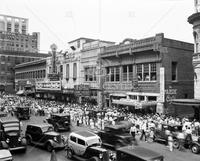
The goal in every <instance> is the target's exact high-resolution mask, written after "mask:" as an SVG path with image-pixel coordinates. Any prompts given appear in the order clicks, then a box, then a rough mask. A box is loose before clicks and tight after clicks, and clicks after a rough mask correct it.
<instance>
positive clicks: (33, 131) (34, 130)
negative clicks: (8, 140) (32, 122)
mask: <svg viewBox="0 0 200 161" xmlns="http://www.w3.org/2000/svg"><path fill="white" fill-rule="evenodd" d="M37 130H38V128H37V127H35V126H32V127H31V137H32V141H37V140H38V136H37V133H38V132H37Z"/></svg>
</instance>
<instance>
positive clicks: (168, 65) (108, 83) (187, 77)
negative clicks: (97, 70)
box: [101, 33, 194, 113]
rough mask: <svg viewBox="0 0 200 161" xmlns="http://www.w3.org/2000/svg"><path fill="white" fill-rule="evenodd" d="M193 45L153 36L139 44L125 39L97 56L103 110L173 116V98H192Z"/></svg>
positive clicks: (140, 41)
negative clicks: (114, 107)
mask: <svg viewBox="0 0 200 161" xmlns="http://www.w3.org/2000/svg"><path fill="white" fill-rule="evenodd" d="M192 55H193V44H190V43H186V42H182V41H177V40H172V39H168V38H165V37H164V34H162V33H161V34H156V36H154V37H149V38H145V39H141V40H134V39H125V40H124V41H123V42H122V43H120V44H118V45H114V46H109V47H105V48H104V50H102V53H101V59H102V67H103V68H104V69H105V71H106V72H105V73H104V81H105V82H103V83H102V86H103V92H104V100H105V101H104V103H105V104H106V105H107V106H111V105H113V104H114V105H117V106H127V107H128V108H129V109H130V110H141V111H147V112H152V111H153V112H159V113H174V112H177V111H175V109H174V108H173V106H172V105H171V100H172V99H175V98H193V97H194V91H193V90H194V81H193V66H192Z"/></svg>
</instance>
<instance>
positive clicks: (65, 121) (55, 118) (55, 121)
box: [46, 113, 71, 131]
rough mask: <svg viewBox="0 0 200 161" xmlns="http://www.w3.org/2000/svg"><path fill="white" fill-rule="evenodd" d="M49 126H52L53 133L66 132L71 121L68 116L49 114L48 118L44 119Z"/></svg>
mask: <svg viewBox="0 0 200 161" xmlns="http://www.w3.org/2000/svg"><path fill="white" fill-rule="evenodd" d="M46 120H47V122H48V123H49V124H52V125H53V127H54V130H55V131H59V130H67V131H70V126H71V119H70V115H69V114H64V113H61V114H58V113H56V114H54V113H53V114H51V115H50V117H49V118H47V119H46Z"/></svg>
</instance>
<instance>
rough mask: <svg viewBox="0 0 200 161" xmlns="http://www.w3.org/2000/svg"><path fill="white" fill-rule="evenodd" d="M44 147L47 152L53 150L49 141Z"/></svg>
mask: <svg viewBox="0 0 200 161" xmlns="http://www.w3.org/2000/svg"><path fill="white" fill-rule="evenodd" d="M46 148H47V151H48V152H52V150H53V146H52V145H51V144H50V143H47V146H46Z"/></svg>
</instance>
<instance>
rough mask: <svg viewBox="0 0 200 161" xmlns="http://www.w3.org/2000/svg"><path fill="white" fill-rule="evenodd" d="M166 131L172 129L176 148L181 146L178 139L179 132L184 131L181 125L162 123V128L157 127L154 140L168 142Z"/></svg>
mask: <svg viewBox="0 0 200 161" xmlns="http://www.w3.org/2000/svg"><path fill="white" fill-rule="evenodd" d="M166 131H170V132H171V133H172V137H173V140H174V141H173V146H174V148H178V147H179V142H178V139H177V134H178V133H179V132H181V131H182V126H181V125H174V124H162V127H161V129H158V128H157V129H155V132H154V141H163V142H165V143H167V138H168V135H167V133H166Z"/></svg>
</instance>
